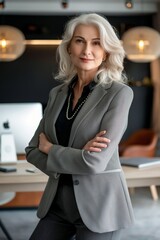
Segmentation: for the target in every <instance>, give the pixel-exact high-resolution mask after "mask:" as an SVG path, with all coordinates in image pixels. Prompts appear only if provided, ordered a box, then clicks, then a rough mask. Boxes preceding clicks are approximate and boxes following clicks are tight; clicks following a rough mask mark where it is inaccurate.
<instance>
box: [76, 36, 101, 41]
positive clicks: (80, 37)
mask: <svg viewBox="0 0 160 240" xmlns="http://www.w3.org/2000/svg"><path fill="white" fill-rule="evenodd" d="M74 38H81V39H84V40H85V38H84V37H82V36H74ZM91 40H93V41H95V40H98V41H100V38H92V39H91Z"/></svg>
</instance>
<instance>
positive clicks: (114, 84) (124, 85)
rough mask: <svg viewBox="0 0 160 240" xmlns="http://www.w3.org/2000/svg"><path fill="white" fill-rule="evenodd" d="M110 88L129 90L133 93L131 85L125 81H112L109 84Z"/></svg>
mask: <svg viewBox="0 0 160 240" xmlns="http://www.w3.org/2000/svg"><path fill="white" fill-rule="evenodd" d="M111 88H112V89H113V90H114V91H117V92H119V91H125V92H129V93H131V94H132V93H133V90H132V89H131V87H130V86H129V85H128V84H127V83H124V82H118V81H113V82H112V84H111Z"/></svg>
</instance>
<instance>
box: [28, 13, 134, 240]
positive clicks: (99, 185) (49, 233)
mask: <svg viewBox="0 0 160 240" xmlns="http://www.w3.org/2000/svg"><path fill="white" fill-rule="evenodd" d="M58 53H59V74H58V76H57V78H58V79H61V80H64V81H65V83H63V84H61V85H59V86H58V87H55V88H53V89H52V90H51V92H50V97H49V101H48V104H47V107H46V110H45V113H44V117H43V119H42V120H41V122H40V125H39V127H38V129H37V131H36V133H35V135H34V136H33V138H32V140H31V141H30V143H29V146H28V147H27V148H26V154H27V160H28V161H29V162H30V163H32V164H33V165H35V166H36V167H37V168H39V169H40V170H42V171H43V172H44V173H46V174H47V175H48V176H49V180H48V183H47V186H46V189H45V191H44V194H43V197H42V200H41V203H40V206H39V209H38V217H39V218H41V220H40V221H39V223H38V225H37V227H36V229H35V231H34V232H33V234H32V236H31V238H30V239H31V240H42V239H43V240H44V239H45V240H51V239H52V240H69V239H76V240H102V239H103V240H104V239H105V240H119V239H120V231H121V229H123V228H125V227H128V226H129V225H130V224H132V223H133V213H132V206H131V202H130V198H129V194H128V190H127V186H126V182H125V179H124V174H123V172H122V169H121V165H120V162H119V156H118V144H119V141H120V139H121V137H122V135H123V133H124V131H125V129H126V126H127V118H128V112H129V108H130V105H131V102H132V98H133V93H132V90H131V89H130V88H129V87H128V86H127V85H126V84H124V83H123V82H124V77H123V75H122V71H123V59H124V50H123V48H122V46H121V43H120V41H119V39H118V38H117V36H116V34H115V32H114V30H113V28H112V27H111V25H110V24H109V23H108V21H107V20H106V19H105V18H103V17H102V16H100V15H97V14H83V15H80V16H78V17H76V18H74V19H72V20H70V22H69V23H68V25H67V27H66V30H65V33H64V37H63V40H62V43H61V45H60V46H59V48H58Z"/></svg>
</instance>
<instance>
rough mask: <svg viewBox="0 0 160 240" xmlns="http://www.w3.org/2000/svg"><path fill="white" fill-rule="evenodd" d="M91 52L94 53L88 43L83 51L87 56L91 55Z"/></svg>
mask: <svg viewBox="0 0 160 240" xmlns="http://www.w3.org/2000/svg"><path fill="white" fill-rule="evenodd" d="M91 52H92V49H91V45H90V44H87V43H86V44H85V46H84V49H83V53H84V54H85V55H90V54H91Z"/></svg>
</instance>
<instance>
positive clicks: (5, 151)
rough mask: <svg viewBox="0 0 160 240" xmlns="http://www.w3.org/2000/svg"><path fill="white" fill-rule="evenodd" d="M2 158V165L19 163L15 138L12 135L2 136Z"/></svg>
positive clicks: (5, 134)
mask: <svg viewBox="0 0 160 240" xmlns="http://www.w3.org/2000/svg"><path fill="white" fill-rule="evenodd" d="M0 142H1V158H0V164H8V163H10V164H12V163H16V162H17V154H16V147H15V141H14V136H13V134H12V133H4V134H1V141H0Z"/></svg>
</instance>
